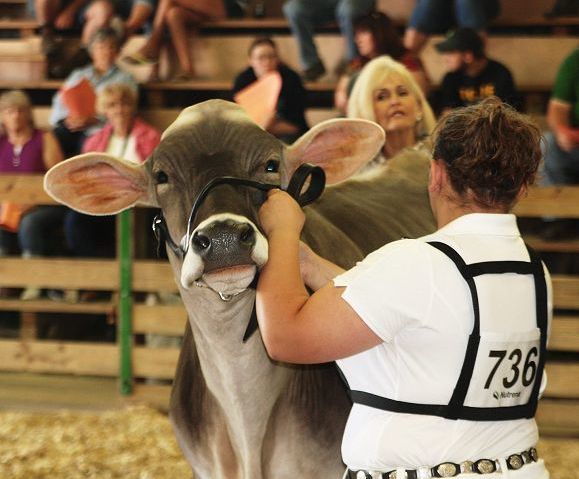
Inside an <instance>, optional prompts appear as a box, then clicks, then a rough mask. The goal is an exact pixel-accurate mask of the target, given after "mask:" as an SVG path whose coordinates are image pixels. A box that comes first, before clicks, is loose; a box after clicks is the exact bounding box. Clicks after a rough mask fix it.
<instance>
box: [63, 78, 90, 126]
mask: <svg viewBox="0 0 579 479" xmlns="http://www.w3.org/2000/svg"><path fill="white" fill-rule="evenodd" d="M61 96H62V102H63V103H64V105H65V106H66V107H67V108H68V111H69V116H71V117H73V118H93V117H94V116H95V115H96V110H95V102H96V95H95V92H94V89H93V87H92V85H91V84H90V82H89V81H88V80H87V79H86V78H83V79H82V80H81V81H80V82H78V83H77V84H76V85H74V86H71V87H67V88H63V89H62V91H61Z"/></svg>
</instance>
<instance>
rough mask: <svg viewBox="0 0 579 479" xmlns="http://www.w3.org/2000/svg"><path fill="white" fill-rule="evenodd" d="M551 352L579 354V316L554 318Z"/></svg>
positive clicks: (550, 343) (550, 344)
mask: <svg viewBox="0 0 579 479" xmlns="http://www.w3.org/2000/svg"><path fill="white" fill-rule="evenodd" d="M549 350H550V351H570V352H579V316H555V317H554V318H553V323H552V325H551V337H550V339H549Z"/></svg>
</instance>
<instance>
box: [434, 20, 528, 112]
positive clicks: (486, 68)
mask: <svg viewBox="0 0 579 479" xmlns="http://www.w3.org/2000/svg"><path fill="white" fill-rule="evenodd" d="M436 49H437V50H438V51H439V52H440V53H442V56H443V58H444V61H445V63H446V65H447V67H448V69H449V72H448V73H447V74H446V75H445V76H444V79H443V80H442V85H441V89H440V101H439V108H440V110H441V111H442V112H443V113H444V112H445V111H447V110H449V109H451V108H457V107H461V106H469V105H473V104H475V103H478V102H479V101H480V100H482V99H484V98H487V97H489V96H498V97H499V98H500V99H501V100H502V101H504V102H505V103H509V104H510V105H511V106H513V107H515V108H518V107H519V96H518V94H517V91H516V89H515V84H514V81H513V76H512V75H511V72H510V71H509V69H508V68H507V67H505V66H504V65H503V64H502V63H499V62H497V61H495V60H492V59H490V58H488V57H487V56H486V54H485V51H484V42H483V40H482V38H481V37H480V36H479V34H478V33H477V32H476V31H475V30H473V29H471V28H459V29H458V30H455V31H453V32H450V34H449V35H448V36H447V37H446V39H445V40H444V41H442V42H440V43H438V44H436Z"/></svg>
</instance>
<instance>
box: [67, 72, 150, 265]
mask: <svg viewBox="0 0 579 479" xmlns="http://www.w3.org/2000/svg"><path fill="white" fill-rule="evenodd" d="M97 110H98V113H99V114H101V115H103V116H104V117H105V118H106V123H105V126H104V127H103V128H102V130H100V131H98V132H97V133H95V134H94V135H92V136H91V137H89V138H87V140H86V142H85V143H84V146H83V153H89V152H102V153H108V154H110V155H113V156H116V157H118V158H123V159H125V160H127V161H132V162H134V163H143V162H144V161H145V160H146V159H147V158H148V157H149V155H150V154H151V153H152V152H153V150H154V149H155V147H156V146H157V145H158V144H159V141H160V139H161V135H160V133H159V131H158V130H157V129H155V128H154V127H153V126H151V125H149V124H148V123H145V122H144V121H143V120H142V119H140V118H139V117H138V116H137V93H136V92H135V90H134V89H133V88H132V86H131V85H128V84H126V83H113V84H110V85H106V86H105V87H104V88H103V89H102V90H101V91H100V93H99V95H98V97H97ZM64 226H65V228H64V231H65V235H66V241H67V244H68V247H69V249H70V250H71V251H72V252H73V254H74V256H79V257H103V256H112V255H113V254H114V246H115V242H114V232H115V217H114V216H88V215H83V214H81V213H78V212H76V211H72V210H70V211H68V212H67V215H66V218H65V223H64Z"/></svg>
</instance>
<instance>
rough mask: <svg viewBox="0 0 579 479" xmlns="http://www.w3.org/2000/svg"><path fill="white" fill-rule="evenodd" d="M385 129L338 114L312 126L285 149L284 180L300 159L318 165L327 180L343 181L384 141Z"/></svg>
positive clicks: (373, 155) (376, 150)
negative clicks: (338, 115) (338, 116)
mask: <svg viewBox="0 0 579 479" xmlns="http://www.w3.org/2000/svg"><path fill="white" fill-rule="evenodd" d="M384 139H385V135H384V130H383V129H382V128H381V127H380V126H379V125H377V124H376V123H374V122H372V121H368V120H354V119H349V118H337V119H334V120H327V121H324V122H322V123H319V124H318V125H316V126H314V127H313V128H312V129H311V130H310V131H308V132H307V133H306V134H304V135H303V136H302V137H301V138H299V139H298V140H296V142H295V143H294V144H293V145H291V146H289V147H288V148H287V150H286V156H285V161H284V170H283V172H282V175H283V178H282V180H283V183H287V181H288V180H289V177H291V174H292V173H293V172H294V171H295V169H296V168H297V167H298V166H300V165H301V164H302V163H312V164H314V165H318V166H321V167H322V168H323V169H324V171H325V173H326V183H328V184H333V183H338V182H340V181H344V180H345V179H347V178H349V177H350V176H351V175H353V174H354V173H355V172H356V171H358V170H359V169H360V168H361V167H362V166H363V165H365V164H366V163H367V162H368V161H370V160H372V159H373V158H374V157H375V156H376V155H377V154H378V152H379V151H380V148H382V145H384Z"/></svg>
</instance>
